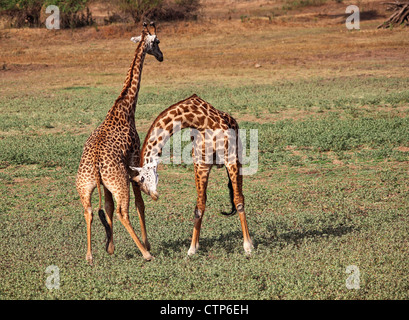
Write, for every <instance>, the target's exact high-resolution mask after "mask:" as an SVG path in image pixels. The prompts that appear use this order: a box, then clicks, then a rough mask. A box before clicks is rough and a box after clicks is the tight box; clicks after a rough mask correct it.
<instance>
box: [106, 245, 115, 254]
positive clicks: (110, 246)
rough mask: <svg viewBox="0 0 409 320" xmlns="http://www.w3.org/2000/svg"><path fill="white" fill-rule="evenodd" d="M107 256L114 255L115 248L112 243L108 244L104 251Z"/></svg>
mask: <svg viewBox="0 0 409 320" xmlns="http://www.w3.org/2000/svg"><path fill="white" fill-rule="evenodd" d="M106 251H107V252H108V253H109V254H114V251H115V246H114V244H113V243H109V244H108V246H107V250H106Z"/></svg>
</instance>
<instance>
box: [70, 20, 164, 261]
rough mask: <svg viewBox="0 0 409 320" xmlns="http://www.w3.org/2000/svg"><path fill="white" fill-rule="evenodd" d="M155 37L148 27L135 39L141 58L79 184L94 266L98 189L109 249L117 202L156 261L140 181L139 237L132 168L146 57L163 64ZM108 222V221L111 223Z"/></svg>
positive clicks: (88, 150) (91, 147)
mask: <svg viewBox="0 0 409 320" xmlns="http://www.w3.org/2000/svg"><path fill="white" fill-rule="evenodd" d="M151 25H152V26H153V27H154V29H155V34H151V33H150V32H149V29H148V27H147V25H146V23H144V27H143V30H142V34H141V35H140V36H138V37H133V38H131V41H133V42H135V43H137V44H138V45H137V47H136V51H135V57H134V59H133V61H132V64H131V66H130V68H129V71H128V75H127V77H126V80H125V83H124V86H123V89H122V92H121V94H120V95H119V97H118V98H117V99H116V101H115V103H114V105H113V106H112V108H111V109H110V110H109V111H108V114H107V116H106V118H105V120H104V121H103V122H102V124H101V125H100V126H99V127H98V128H97V129H96V130H95V131H94V132H93V133H92V134H91V136H90V137H89V138H88V140H87V141H86V143H85V146H84V149H83V153H82V157H81V161H80V165H79V169H78V174H77V180H76V186H77V191H78V193H79V195H80V198H81V203H82V205H83V207H84V216H85V221H86V223H87V241H88V245H87V255H86V260H87V261H88V262H89V264H92V254H91V223H92V218H93V213H92V208H91V195H92V192H93V191H94V189H95V188H98V194H99V208H98V215H99V217H100V219H101V221H102V223H103V225H104V227H105V231H106V235H107V243H106V251H107V252H108V253H110V254H113V252H114V243H113V225H112V219H113V212H114V200H113V199H115V201H116V204H117V209H116V213H117V216H118V218H119V220H120V221H121V223H122V224H123V225H124V227H125V228H126V230H127V231H128V232H129V234H130V235H131V237H132V239H133V240H134V241H135V243H136V245H137V247H138V248H139V250H140V251H141V252H142V255H143V257H144V258H145V259H146V260H151V259H152V256H151V254H150V253H149V249H150V245H149V242H148V239H147V235H146V228H145V213H144V210H145V208H144V202H143V199H142V196H141V191H140V189H139V187H138V185H137V184H136V183H135V182H132V189H133V192H134V194H135V204H136V208H137V211H138V215H139V220H140V224H141V233H142V240H143V243H142V242H141V241H140V240H139V238H138V237H137V235H136V233H135V231H134V230H133V228H132V226H131V223H130V221H129V215H128V211H129V174H130V173H132V172H131V170H129V166H130V165H135V164H137V163H139V157H140V140H139V136H138V133H137V131H136V128H135V106H136V102H137V99H138V92H139V87H140V81H141V73H142V66H143V62H144V59H145V55H146V54H147V53H148V54H151V55H153V56H154V57H155V58H156V59H157V60H158V61H163V54H162V52H161V51H160V49H159V39H158V38H157V37H156V28H155V25H154V24H153V23H151ZM101 183H102V185H103V186H104V196H105V210H106V213H107V215H106V216H105V213H104V211H103V210H102V208H101V186H100V185H101ZM107 220H108V221H107Z"/></svg>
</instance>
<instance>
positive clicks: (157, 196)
mask: <svg viewBox="0 0 409 320" xmlns="http://www.w3.org/2000/svg"><path fill="white" fill-rule="evenodd" d="M149 195H150V196H151V198H152V199H153V200H155V201H157V200H158V199H159V193H158V192H157V191H150V192H149Z"/></svg>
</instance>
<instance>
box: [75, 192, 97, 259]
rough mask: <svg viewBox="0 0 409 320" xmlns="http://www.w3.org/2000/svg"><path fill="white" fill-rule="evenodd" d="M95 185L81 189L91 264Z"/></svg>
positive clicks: (88, 257) (88, 256) (87, 257)
mask: <svg viewBox="0 0 409 320" xmlns="http://www.w3.org/2000/svg"><path fill="white" fill-rule="evenodd" d="M94 189H95V187H91V188H84V189H80V190H79V194H80V197H81V203H82V206H83V208H84V217H85V222H86V224H87V254H86V256H85V258H86V260H87V261H88V263H89V264H90V265H92V262H93V259H92V252H91V224H92V219H93V213H92V207H91V195H92V191H93V190H94Z"/></svg>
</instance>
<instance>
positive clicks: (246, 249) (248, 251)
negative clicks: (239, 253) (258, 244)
mask: <svg viewBox="0 0 409 320" xmlns="http://www.w3.org/2000/svg"><path fill="white" fill-rule="evenodd" d="M243 248H244V252H245V253H246V255H248V256H249V255H251V252H252V251H253V249H254V246H253V243H251V242H245V243H244V244H243Z"/></svg>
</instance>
